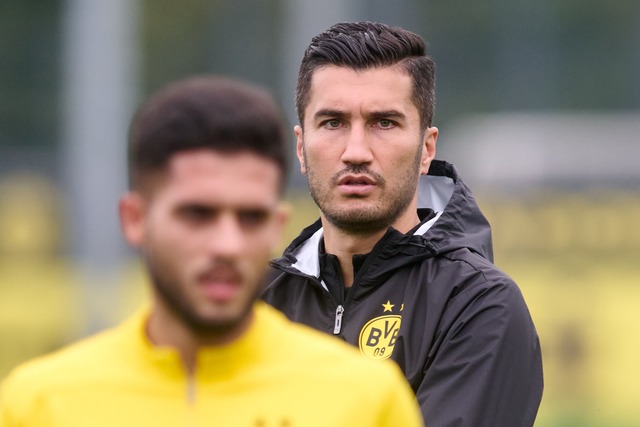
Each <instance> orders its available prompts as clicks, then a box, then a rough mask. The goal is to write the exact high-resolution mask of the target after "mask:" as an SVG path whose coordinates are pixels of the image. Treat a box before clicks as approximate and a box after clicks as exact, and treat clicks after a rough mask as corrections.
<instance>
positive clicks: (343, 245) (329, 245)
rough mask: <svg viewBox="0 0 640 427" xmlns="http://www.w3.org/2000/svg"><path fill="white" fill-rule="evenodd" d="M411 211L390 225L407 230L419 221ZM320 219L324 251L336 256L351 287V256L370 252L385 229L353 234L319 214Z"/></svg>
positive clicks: (344, 279) (352, 275) (345, 279)
mask: <svg viewBox="0 0 640 427" xmlns="http://www.w3.org/2000/svg"><path fill="white" fill-rule="evenodd" d="M411 213H412V215H408V214H407V215H403V216H402V217H401V218H399V219H398V220H397V221H395V222H394V224H392V225H391V226H392V227H393V228H395V229H397V230H398V231H400V232H401V233H406V232H408V231H409V230H411V229H412V228H413V227H415V226H416V225H417V224H418V223H419V222H420V218H418V214H417V212H416V210H415V209H413V210H412V211H411ZM321 219H322V228H323V236H324V247H325V251H326V252H327V253H330V254H333V255H335V256H336V257H338V261H339V262H340V269H341V270H342V279H343V281H344V284H345V286H346V287H351V285H352V284H353V281H354V278H355V274H354V271H353V256H354V255H358V254H368V253H369V252H371V251H372V250H373V247H374V246H375V245H376V243H378V242H379V241H380V239H382V237H383V236H384V235H385V234H386V232H387V229H382V230H377V231H372V232H371V233H369V234H366V235H365V234H354V233H349V232H347V231H345V230H342V229H339V228H337V227H335V226H334V225H332V224H331V223H330V222H329V221H327V220H326V218H324V216H321Z"/></svg>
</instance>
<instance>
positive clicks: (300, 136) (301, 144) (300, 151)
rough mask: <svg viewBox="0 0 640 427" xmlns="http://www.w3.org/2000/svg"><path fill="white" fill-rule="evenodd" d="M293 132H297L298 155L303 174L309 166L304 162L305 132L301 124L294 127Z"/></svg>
mask: <svg viewBox="0 0 640 427" xmlns="http://www.w3.org/2000/svg"><path fill="white" fill-rule="evenodd" d="M293 132H294V133H295V134H296V156H298V161H299V162H300V172H302V174H303V175H306V174H307V166H306V165H305V164H304V132H303V131H302V127H301V126H300V125H296V126H294V127H293Z"/></svg>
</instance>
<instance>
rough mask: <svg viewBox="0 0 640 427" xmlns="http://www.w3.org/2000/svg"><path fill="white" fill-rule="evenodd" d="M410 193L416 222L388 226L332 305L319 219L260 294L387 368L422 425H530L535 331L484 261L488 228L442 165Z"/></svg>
mask: <svg viewBox="0 0 640 427" xmlns="http://www.w3.org/2000/svg"><path fill="white" fill-rule="evenodd" d="M419 193H420V194H419V198H418V205H419V206H420V207H428V208H429V209H424V208H422V209H419V211H418V212H419V215H420V217H421V218H424V219H423V221H422V222H421V224H420V225H418V226H417V227H416V228H415V229H414V230H412V231H411V232H409V233H407V234H402V233H400V232H398V231H397V230H395V229H393V228H390V229H389V230H388V231H387V233H386V234H385V236H384V237H383V238H382V239H381V240H380V241H379V242H378V243H377V244H376V246H375V247H374V248H373V250H372V252H371V253H370V254H369V255H368V256H367V257H366V259H365V261H364V264H363V265H362V266H361V267H360V268H359V269H358V271H357V273H356V276H355V280H354V283H353V287H352V288H351V290H350V291H349V293H348V294H347V297H346V299H345V300H344V301H337V299H336V298H335V297H333V296H332V294H331V293H330V292H329V291H328V290H327V287H326V285H325V284H323V282H322V280H321V278H320V273H319V254H318V251H319V242H320V239H321V238H322V227H321V224H320V221H317V222H316V223H315V224H313V225H311V226H309V227H307V228H306V229H305V230H303V231H302V233H301V234H300V236H299V237H297V238H296V239H295V240H294V241H293V242H292V243H291V244H290V245H289V247H287V249H286V250H285V252H284V254H283V256H282V257H281V258H278V259H276V260H274V261H272V263H271V268H270V272H269V276H268V277H269V283H268V285H267V287H266V289H265V291H264V294H263V298H264V300H265V301H267V302H268V303H270V304H271V305H273V306H275V307H276V308H278V309H280V310H281V311H283V312H284V313H285V314H286V315H287V317H289V318H290V319H291V320H294V321H296V322H300V323H303V324H307V325H310V326H312V327H313V328H316V329H319V330H321V331H325V332H327V333H329V334H334V335H336V336H338V337H340V338H342V339H344V340H346V341H347V342H349V343H351V344H353V345H355V346H357V347H359V348H360V351H361V352H362V353H363V354H364V355H365V356H367V357H370V358H378V359H385V358H389V357H390V358H391V359H393V360H395V361H396V362H397V363H398V365H400V367H401V368H402V370H403V372H404V373H405V376H406V378H407V380H408V381H409V383H410V384H411V386H412V387H413V389H414V391H415V393H416V397H417V399H418V401H419V403H420V406H421V408H422V412H423V415H424V418H425V422H426V425H427V426H429V427H445V426H446V427H454V426H468V427H517V426H532V425H533V423H534V419H535V416H536V413H537V411H538V406H539V404H540V400H541V398H542V388H543V379H542V360H541V353H540V345H539V340H538V335H537V333H536V330H535V327H534V325H533V322H532V320H531V317H530V314H529V311H528V309H527V306H526V304H525V301H524V299H523V297H522V294H521V292H520V290H519V289H518V286H517V285H516V283H515V282H514V281H513V280H512V279H511V278H510V277H509V276H508V275H506V274H505V273H504V272H502V271H500V270H499V269H498V268H497V267H496V266H495V265H494V264H493V262H492V261H493V255H492V243H491V231H490V227H489V223H488V222H487V220H486V218H485V217H484V215H483V214H482V213H481V212H480V209H479V207H478V205H477V204H476V201H475V199H474V197H473V195H472V194H471V191H470V190H469V188H468V187H467V186H466V185H465V184H464V183H463V182H462V180H461V179H460V178H459V177H458V175H457V172H456V170H455V168H454V167H453V166H452V165H450V164H448V163H446V162H443V161H438V160H435V161H433V163H432V165H431V167H430V171H429V175H426V176H422V177H421V182H420V186H419ZM310 386H312V385H310ZM371 387H375V384H371ZM327 410H331V409H330V408H327Z"/></svg>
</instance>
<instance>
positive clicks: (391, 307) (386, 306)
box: [382, 300, 395, 313]
mask: <svg viewBox="0 0 640 427" xmlns="http://www.w3.org/2000/svg"><path fill="white" fill-rule="evenodd" d="M394 306H395V304H391V301H389V300H387V303H386V304H382V308H384V313H386V312H387V311H391V312H393V310H392V309H393V307H394Z"/></svg>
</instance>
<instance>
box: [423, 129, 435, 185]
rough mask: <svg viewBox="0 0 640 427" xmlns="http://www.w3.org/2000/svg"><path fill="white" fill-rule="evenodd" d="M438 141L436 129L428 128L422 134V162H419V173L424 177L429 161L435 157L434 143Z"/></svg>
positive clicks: (429, 164)
mask: <svg viewBox="0 0 640 427" xmlns="http://www.w3.org/2000/svg"><path fill="white" fill-rule="evenodd" d="M437 141H438V128H437V127H429V128H427V130H426V131H425V132H424V140H423V150H422V160H421V161H420V173H421V174H422V175H426V174H427V173H428V172H429V167H430V166H431V161H432V160H433V159H434V158H435V157H436V142H437Z"/></svg>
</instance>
